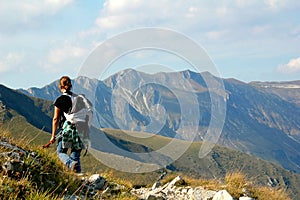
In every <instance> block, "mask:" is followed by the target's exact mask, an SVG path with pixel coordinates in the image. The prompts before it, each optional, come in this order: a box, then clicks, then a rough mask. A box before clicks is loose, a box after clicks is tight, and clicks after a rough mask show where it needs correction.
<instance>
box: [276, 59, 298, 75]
mask: <svg viewBox="0 0 300 200" xmlns="http://www.w3.org/2000/svg"><path fill="white" fill-rule="evenodd" d="M277 69H278V71H279V72H282V73H287V74H291V73H296V72H300V57H299V58H294V59H291V60H290V61H289V62H288V63H287V64H284V65H280V66H279V67H278V68H277Z"/></svg>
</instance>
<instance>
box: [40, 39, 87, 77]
mask: <svg viewBox="0 0 300 200" xmlns="http://www.w3.org/2000/svg"><path fill="white" fill-rule="evenodd" d="M87 53H88V51H87V49H85V48H83V47H81V46H79V45H73V44H71V43H70V42H68V41H66V42H64V43H63V44H62V46H59V47H56V48H55V49H52V50H50V51H49V52H48V55H47V58H46V60H44V61H41V62H39V65H40V66H42V67H43V69H44V70H46V71H50V72H59V71H62V70H66V69H74V68H78V67H79V65H80V63H82V62H83V60H84V59H85V57H86V55H87Z"/></svg>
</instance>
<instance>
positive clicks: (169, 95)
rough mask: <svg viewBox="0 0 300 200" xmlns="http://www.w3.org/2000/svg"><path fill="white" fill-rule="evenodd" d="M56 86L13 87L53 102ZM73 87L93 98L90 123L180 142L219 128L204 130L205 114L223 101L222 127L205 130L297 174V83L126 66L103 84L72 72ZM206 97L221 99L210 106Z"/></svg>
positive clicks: (209, 118) (209, 116) (207, 127)
mask: <svg viewBox="0 0 300 200" xmlns="http://www.w3.org/2000/svg"><path fill="white" fill-rule="evenodd" d="M212 83H215V84H212ZM57 85H58V81H55V82H53V83H51V84H49V85H47V86H45V87H43V88H29V89H27V90H20V91H21V92H23V93H25V94H26V95H30V96H34V97H38V98H43V99H47V100H51V101H53V100H54V99H55V98H57V96H59V91H58V87H57ZM73 85H74V91H75V92H76V93H83V94H86V96H87V97H88V98H89V99H91V101H92V102H93V103H94V107H95V111H96V112H95V117H94V123H93V124H94V126H95V127H98V128H101V127H103V128H114V129H123V130H132V131H145V132H150V133H151V132H152V133H154V134H159V135H162V136H166V137H171V138H177V139H183V140H193V141H205V139H207V138H209V137H210V135H209V133H208V131H209V130H215V129H218V128H220V127H213V128H211V126H212V125H211V124H213V125H215V126H216V123H215V124H214V123H213V122H215V121H217V120H218V117H219V116H215V115H218V114H220V113H213V114H212V111H213V108H214V107H216V106H220V105H225V108H223V109H224V113H225V115H224V116H225V117H224V126H221V125H222V124H221V123H219V124H217V125H219V126H221V128H222V132H221V135H220V136H219V135H218V134H212V137H218V138H217V139H216V138H214V139H213V140H214V141H217V142H218V144H220V145H223V146H226V147H229V148H233V149H237V150H239V151H242V152H245V153H248V154H250V155H255V156H258V157H260V158H262V159H265V160H268V161H271V162H275V163H277V164H280V165H281V166H283V167H284V168H286V169H288V170H291V171H294V172H297V173H300V109H299V104H298V103H297V102H298V101H299V98H298V97H299V93H300V92H299V90H300V89H299V87H300V84H299V81H294V82H290V83H288V82H284V83H280V82H278V83H260V82H251V83H244V82H241V81H239V80H235V79H221V78H218V77H215V76H213V75H211V74H209V73H208V72H204V73H195V72H193V71H189V70H187V71H182V72H172V73H163V72H161V73H156V74H146V73H143V72H139V71H136V70H133V69H127V70H123V71H120V72H118V73H116V74H114V75H112V76H110V77H109V78H107V79H105V80H103V81H100V80H97V79H89V78H87V77H78V78H76V79H75V80H74V83H73ZM215 85H217V86H218V88H217V86H216V87H215ZM219 85H222V87H219ZM291 85H292V86H293V87H291ZM275 86H276V87H275ZM216 88H217V89H216ZM220 88H221V89H220ZM222 88H223V90H222ZM278 89H279V90H281V92H278ZM283 90H284V92H283ZM291 94H293V95H291ZM212 98H215V99H217V103H218V102H221V101H222V102H224V103H220V104H219V105H214V104H213V100H212ZM220 115H222V113H221V114H220ZM219 118H220V117H219ZM220 124H221V125H220ZM217 131H218V130H217Z"/></svg>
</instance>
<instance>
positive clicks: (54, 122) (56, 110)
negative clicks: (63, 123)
mask: <svg viewBox="0 0 300 200" xmlns="http://www.w3.org/2000/svg"><path fill="white" fill-rule="evenodd" d="M59 113H60V109H59V108H58V107H56V106H54V116H53V119H52V134H51V139H50V142H52V143H54V142H55V134H56V131H57V126H58V123H59Z"/></svg>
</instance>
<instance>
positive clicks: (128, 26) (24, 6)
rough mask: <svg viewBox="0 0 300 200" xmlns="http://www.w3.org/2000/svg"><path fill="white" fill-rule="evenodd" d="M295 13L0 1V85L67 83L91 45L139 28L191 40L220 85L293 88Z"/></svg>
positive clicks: (292, 2) (148, 2)
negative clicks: (64, 78)
mask: <svg viewBox="0 0 300 200" xmlns="http://www.w3.org/2000/svg"><path fill="white" fill-rule="evenodd" d="M299 10H300V1H298V0H251V1H249V0H212V1H204V0H203V1H202V0H181V1H176V0H161V1H156V0H112V1H110V0H107V1H83V0H82V1H76V0H45V1H41V0H30V1H29V0H28V1H18V0H0V80H1V81H0V84H4V85H6V86H8V87H11V88H28V87H33V86H35V87H42V86H44V85H46V84H48V83H50V82H52V81H54V80H56V79H58V78H59V77H60V76H61V75H69V76H71V77H72V78H74V77H76V76H77V74H78V72H79V70H80V68H81V65H82V63H83V62H84V61H85V60H86V58H87V57H88V56H89V54H90V53H91V52H92V51H93V50H94V49H95V48H96V47H97V46H98V45H99V44H101V43H103V42H105V41H106V40H108V39H109V38H112V37H113V36H115V35H118V34H120V33H122V32H125V31H130V30H134V29H137V28H146V27H159V28H165V29H170V30H174V31H176V32H179V33H181V34H183V35H185V36H187V37H189V38H191V39H192V40H194V41H195V42H197V43H198V44H199V45H201V46H202V47H203V48H204V49H205V50H206V52H207V54H208V55H209V56H210V58H211V59H212V60H213V62H214V63H215V65H216V67H217V70H218V71H219V73H220V75H221V76H222V77H224V78H236V79H239V80H242V81H245V82H249V81H257V80H259V81H286V80H296V79H300V12H299ZM150 57H151V56H150ZM153 62H156V63H159V61H153Z"/></svg>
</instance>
